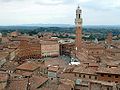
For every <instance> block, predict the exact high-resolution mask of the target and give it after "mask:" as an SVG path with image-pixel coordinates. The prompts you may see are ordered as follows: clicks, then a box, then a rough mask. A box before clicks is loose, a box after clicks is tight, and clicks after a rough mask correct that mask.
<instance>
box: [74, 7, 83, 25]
mask: <svg viewBox="0 0 120 90" xmlns="http://www.w3.org/2000/svg"><path fill="white" fill-rule="evenodd" d="M81 13H82V10H81V9H80V7H79V6H78V8H77V10H76V18H75V25H76V26H77V27H80V26H81V25H82V18H81Z"/></svg>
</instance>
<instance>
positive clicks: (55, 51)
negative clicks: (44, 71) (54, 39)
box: [41, 44, 60, 57]
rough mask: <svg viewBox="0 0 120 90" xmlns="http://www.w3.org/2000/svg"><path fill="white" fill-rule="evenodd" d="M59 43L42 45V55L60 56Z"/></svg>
mask: <svg viewBox="0 0 120 90" xmlns="http://www.w3.org/2000/svg"><path fill="white" fill-rule="evenodd" d="M59 53H60V52H59V44H50V45H49V44H47V45H44V44H43V45H41V56H42V57H45V56H59Z"/></svg>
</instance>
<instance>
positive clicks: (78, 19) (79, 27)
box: [75, 6, 82, 52]
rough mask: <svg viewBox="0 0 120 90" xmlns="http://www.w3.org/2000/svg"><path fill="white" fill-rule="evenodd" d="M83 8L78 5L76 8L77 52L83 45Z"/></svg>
mask: <svg viewBox="0 0 120 90" xmlns="http://www.w3.org/2000/svg"><path fill="white" fill-rule="evenodd" d="M81 12H82V10H81V9H80V7H79V6H78V8H77V10H76V18H75V25H76V40H75V48H76V52H78V51H80V49H81V47H82V18H81Z"/></svg>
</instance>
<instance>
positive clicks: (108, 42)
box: [106, 32, 112, 45]
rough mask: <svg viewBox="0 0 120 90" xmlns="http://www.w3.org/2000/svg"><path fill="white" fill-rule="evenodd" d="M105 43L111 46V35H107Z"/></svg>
mask: <svg viewBox="0 0 120 90" xmlns="http://www.w3.org/2000/svg"><path fill="white" fill-rule="evenodd" d="M106 42H107V44H108V45H111V43H112V33H111V32H110V33H108V36H107V40H106Z"/></svg>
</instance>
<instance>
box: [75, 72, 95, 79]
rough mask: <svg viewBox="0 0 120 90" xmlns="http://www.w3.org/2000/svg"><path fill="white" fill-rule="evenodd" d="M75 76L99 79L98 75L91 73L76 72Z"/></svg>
mask: <svg viewBox="0 0 120 90" xmlns="http://www.w3.org/2000/svg"><path fill="white" fill-rule="evenodd" d="M75 77H77V78H82V79H91V80H97V76H96V75H91V74H77V73H76V74H75Z"/></svg>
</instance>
